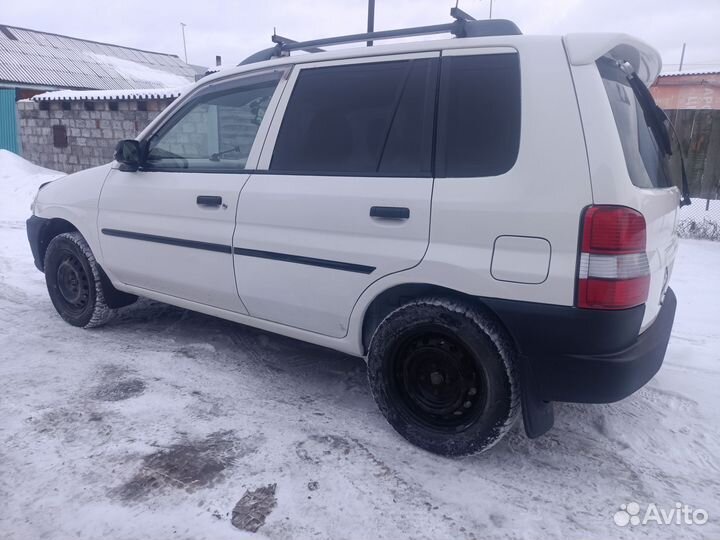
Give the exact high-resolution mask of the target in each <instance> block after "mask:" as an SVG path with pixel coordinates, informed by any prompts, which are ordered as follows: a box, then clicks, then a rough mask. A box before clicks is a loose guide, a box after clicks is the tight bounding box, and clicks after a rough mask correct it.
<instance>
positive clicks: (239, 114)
mask: <svg viewBox="0 0 720 540" xmlns="http://www.w3.org/2000/svg"><path fill="white" fill-rule="evenodd" d="M280 75H281V74H280V73H273V74H269V75H264V76H258V77H254V78H253V80H252V81H246V82H245V84H243V85H242V86H239V85H236V86H234V87H230V88H228V89H226V90H219V91H216V92H213V93H208V94H205V95H201V96H199V97H197V98H195V99H194V100H192V101H191V102H190V103H188V104H187V105H186V106H185V107H183V108H182V109H181V110H180V111H178V113H177V114H176V115H175V116H174V117H173V118H171V119H170V121H169V122H168V123H167V124H165V125H164V126H163V127H162V128H160V130H159V131H158V132H157V133H156V134H155V135H153V136H152V137H151V138H150V141H149V144H148V155H147V165H148V168H162V169H166V168H171V169H228V168H230V169H242V168H244V167H245V165H246V162H247V159H248V156H249V155H250V150H251V148H252V145H253V143H254V141H255V135H256V134H257V131H258V128H259V127H260V123H261V122H262V119H263V117H264V115H265V111H266V110H267V107H268V105H269V103H270V99H271V98H272V96H273V93H274V92H275V88H276V87H277V84H278V81H279V79H280Z"/></svg>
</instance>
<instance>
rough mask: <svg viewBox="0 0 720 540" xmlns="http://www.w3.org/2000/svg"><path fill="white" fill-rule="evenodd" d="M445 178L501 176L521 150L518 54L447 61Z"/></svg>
mask: <svg viewBox="0 0 720 540" xmlns="http://www.w3.org/2000/svg"><path fill="white" fill-rule="evenodd" d="M437 137H438V139H437V141H438V145H437V158H436V160H437V161H436V173H437V176H439V177H443V176H444V177H479V176H497V175H500V174H503V173H506V172H507V171H509V170H510V169H511V168H512V167H513V165H514V164H515V161H516V160H517V155H518V148H519V146H520V62H519V59H518V54H517V53H506V54H482V55H470V56H447V57H444V58H443V64H442V74H441V81H440V102H439V110H438V136H437Z"/></svg>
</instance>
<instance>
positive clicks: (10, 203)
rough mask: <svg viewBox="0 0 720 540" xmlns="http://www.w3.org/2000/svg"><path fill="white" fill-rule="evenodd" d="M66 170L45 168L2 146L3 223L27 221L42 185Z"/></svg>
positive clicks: (0, 203)
mask: <svg viewBox="0 0 720 540" xmlns="http://www.w3.org/2000/svg"><path fill="white" fill-rule="evenodd" d="M61 176H65V173H62V172H59V171H53V170H51V169H45V168H43V167H39V166H37V165H34V164H32V163H30V162H29V161H26V160H24V159H23V158H21V157H20V156H18V155H17V154H13V153H12V152H8V151H7V150H2V149H0V222H23V221H25V220H26V219H27V218H28V217H29V216H30V204H31V203H32V201H33V198H34V197H35V194H36V193H37V190H38V187H40V184H43V183H45V182H49V181H51V180H55V179H56V178H59V177H61Z"/></svg>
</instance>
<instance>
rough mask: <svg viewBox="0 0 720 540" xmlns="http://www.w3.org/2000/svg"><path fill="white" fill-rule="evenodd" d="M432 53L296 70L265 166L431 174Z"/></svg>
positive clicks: (315, 171) (289, 169)
mask: <svg viewBox="0 0 720 540" xmlns="http://www.w3.org/2000/svg"><path fill="white" fill-rule="evenodd" d="M437 69H438V60H437V59H417V60H399V61H391V62H377V63H366V64H355V65H349V66H333V67H322V68H309V69H304V70H302V71H301V72H300V74H299V76H298V78H297V82H296V84H295V87H294V89H293V93H292V96H291V98H290V101H289V103H288V106H287V110H286V112H285V116H284V118H283V121H282V125H281V127H280V131H279V133H278V137H277V141H276V143H275V149H274V153H273V157H272V161H271V164H270V169H272V170H276V171H283V172H300V173H302V172H308V173H313V174H328V175H332V174H340V175H343V174H344V175H347V174H363V175H368V174H369V175H390V176H431V175H432V141H433V127H434V126H433V125H434V107H435V89H436V80H437Z"/></svg>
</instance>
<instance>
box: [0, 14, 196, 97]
mask: <svg viewBox="0 0 720 540" xmlns="http://www.w3.org/2000/svg"><path fill="white" fill-rule="evenodd" d="M194 80H195V70H194V69H193V68H192V67H191V66H189V65H187V64H185V63H184V62H183V61H182V60H180V58H178V57H177V56H175V55H172V54H164V53H158V52H151V51H144V50H141V49H133V48H130V47H120V46H118V45H112V44H109V43H100V42H97V41H89V40H86V39H78V38H73V37H68V36H62V35H59V34H51V33H48V32H39V31H37V30H29V29H26V28H18V27H15V26H5V25H2V24H0V82H4V83H11V84H12V83H15V84H17V85H18V86H20V85H24V86H30V87H40V88H48V89H50V88H76V89H97V90H112V89H127V88H167V87H177V86H183V85H185V84H188V83H190V82H193V81H194Z"/></svg>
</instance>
